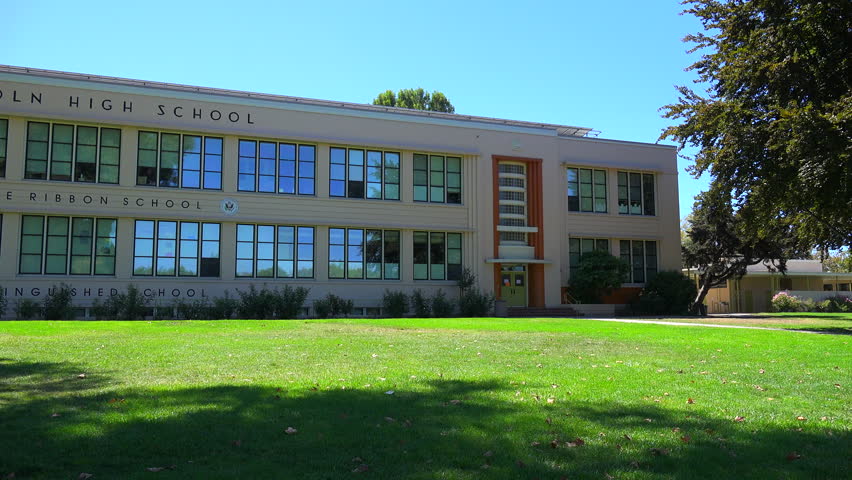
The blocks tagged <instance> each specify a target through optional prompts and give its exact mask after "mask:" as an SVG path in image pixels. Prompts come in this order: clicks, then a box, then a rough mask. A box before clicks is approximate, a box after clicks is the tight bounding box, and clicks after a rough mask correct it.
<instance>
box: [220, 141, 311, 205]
mask: <svg viewBox="0 0 852 480" xmlns="http://www.w3.org/2000/svg"><path fill="white" fill-rule="evenodd" d="M237 168H238V172H237V174H238V176H237V189H238V190H240V191H241V192H263V193H282V194H299V195H314V193H315V191H314V178H315V175H316V173H315V172H316V146H314V145H300V144H295V143H283V142H265V141H255V140H240V144H239V159H238V162H237Z"/></svg>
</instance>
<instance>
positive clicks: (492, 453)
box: [482, 450, 494, 457]
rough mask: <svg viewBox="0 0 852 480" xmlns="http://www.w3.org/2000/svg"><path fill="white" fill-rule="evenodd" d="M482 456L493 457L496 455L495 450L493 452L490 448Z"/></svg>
mask: <svg viewBox="0 0 852 480" xmlns="http://www.w3.org/2000/svg"><path fill="white" fill-rule="evenodd" d="M482 456H483V457H491V456H494V452H492V451H491V450H488V451H487V452H485V453H483V454H482Z"/></svg>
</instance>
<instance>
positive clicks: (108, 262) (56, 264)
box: [19, 215, 116, 275]
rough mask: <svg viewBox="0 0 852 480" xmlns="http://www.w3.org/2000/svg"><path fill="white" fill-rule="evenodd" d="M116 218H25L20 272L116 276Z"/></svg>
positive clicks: (22, 222) (23, 220)
mask: <svg viewBox="0 0 852 480" xmlns="http://www.w3.org/2000/svg"><path fill="white" fill-rule="evenodd" d="M115 239H116V219H114V218H91V217H47V216H41V215H24V216H23V217H22V218H21V248H20V262H19V266H20V270H19V272H20V273H24V274H27V273H31V274H46V275H68V274H71V275H115Z"/></svg>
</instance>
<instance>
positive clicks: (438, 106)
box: [373, 88, 456, 113]
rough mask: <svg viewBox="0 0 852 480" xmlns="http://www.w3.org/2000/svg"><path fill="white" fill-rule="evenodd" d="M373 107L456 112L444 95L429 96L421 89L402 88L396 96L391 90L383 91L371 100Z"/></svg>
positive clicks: (435, 93)
mask: <svg viewBox="0 0 852 480" xmlns="http://www.w3.org/2000/svg"><path fill="white" fill-rule="evenodd" d="M373 105H383V106H385V107H400V108H411V109H414V110H428V111H431V112H444V113H454V112H455V111H456V108H455V107H453V104H452V103H450V101H449V100H448V99H447V97H446V95H444V94H443V93H441V92H439V91H437V90H436V91H434V92H432V93H431V94H429V92H427V91H425V90H423V89H422V88H403V89H402V90H400V91H399V92H397V93H396V94H394V93H393V90H385V91H384V92H382V93H380V94H379V95H378V96H377V97H376V98H375V99H373Z"/></svg>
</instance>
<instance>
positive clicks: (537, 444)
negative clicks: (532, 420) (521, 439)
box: [530, 442, 541, 447]
mask: <svg viewBox="0 0 852 480" xmlns="http://www.w3.org/2000/svg"><path fill="white" fill-rule="evenodd" d="M539 445H541V442H532V443H530V446H531V447H537V446H539Z"/></svg>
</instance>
